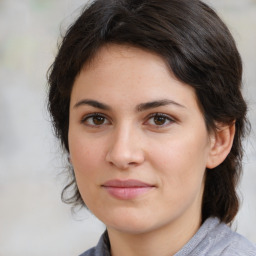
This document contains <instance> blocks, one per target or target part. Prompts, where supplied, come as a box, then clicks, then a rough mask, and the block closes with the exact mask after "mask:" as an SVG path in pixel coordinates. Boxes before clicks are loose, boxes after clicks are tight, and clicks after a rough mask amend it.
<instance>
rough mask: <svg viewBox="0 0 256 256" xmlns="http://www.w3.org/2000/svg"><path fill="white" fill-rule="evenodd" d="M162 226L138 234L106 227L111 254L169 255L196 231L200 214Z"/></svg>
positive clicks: (136, 255)
mask: <svg viewBox="0 0 256 256" xmlns="http://www.w3.org/2000/svg"><path fill="white" fill-rule="evenodd" d="M183 217H184V218H185V221H184V219H183V218H182V219H180V220H176V221H175V223H170V224H169V225H165V226H164V227H162V228H159V229H154V230H153V231H147V232H144V233H139V234H131V233H125V232H121V231H118V230H116V229H112V228H108V234H109V239H110V244H111V255H112V256H119V255H122V256H151V255H152V256H153V255H159V256H171V255H174V254H175V253H177V252H178V251H179V250H180V249H181V248H182V247H183V246H184V245H185V244H186V243H187V242H188V241H189V240H190V239H191V238H192V236H193V235H194V234H195V233H196V232H197V230H198V229H199V227H200V225H201V218H200V215H199V216H198V217H194V218H188V216H183Z"/></svg>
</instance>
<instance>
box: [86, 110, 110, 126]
mask: <svg viewBox="0 0 256 256" xmlns="http://www.w3.org/2000/svg"><path fill="white" fill-rule="evenodd" d="M81 123H83V124H85V125H88V126H94V127H97V126H102V125H108V124H110V122H109V120H108V119H107V118H106V117H105V116H104V115H102V114H99V113H94V114H90V115H86V116H85V117H84V118H83V119H82V120H81Z"/></svg>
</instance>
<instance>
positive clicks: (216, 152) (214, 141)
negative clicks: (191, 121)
mask: <svg viewBox="0 0 256 256" xmlns="http://www.w3.org/2000/svg"><path fill="white" fill-rule="evenodd" d="M234 136H235V122H233V123H232V124H231V125H225V126H224V125H218V126H217V130H216V131H215V132H214V133H213V134H212V137H211V149H210V153H209V156H208V160H207V165H206V167H207V168H208V169H212V168H215V167H217V166H218V165H220V164H221V163H222V162H223V161H224V160H225V159H226V157H227V156H228V154H229V152H230V150H231V148H232V145H233V140H234Z"/></svg>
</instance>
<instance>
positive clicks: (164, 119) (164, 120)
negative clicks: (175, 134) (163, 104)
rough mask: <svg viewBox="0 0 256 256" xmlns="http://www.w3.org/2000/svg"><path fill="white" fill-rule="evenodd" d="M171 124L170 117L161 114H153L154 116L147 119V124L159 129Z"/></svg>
mask: <svg viewBox="0 0 256 256" xmlns="http://www.w3.org/2000/svg"><path fill="white" fill-rule="evenodd" d="M173 122H174V120H173V119H172V118H171V117H170V116H168V115H166V114H162V113H155V114H153V115H151V116H150V117H149V119H148V120H147V123H148V124H149V125H152V126H159V127H164V126H167V125H169V124H171V123H173Z"/></svg>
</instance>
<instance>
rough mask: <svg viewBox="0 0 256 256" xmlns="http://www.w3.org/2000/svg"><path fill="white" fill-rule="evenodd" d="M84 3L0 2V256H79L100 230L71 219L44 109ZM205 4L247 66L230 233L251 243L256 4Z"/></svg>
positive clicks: (255, 187) (255, 175) (246, 0)
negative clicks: (243, 133)
mask: <svg viewBox="0 0 256 256" xmlns="http://www.w3.org/2000/svg"><path fill="white" fill-rule="evenodd" d="M86 2H87V1H85V0H84V1H81V0H0V256H18V255H26V256H43V255H47V256H59V255H62V256H71V255H78V254H80V253H81V252H83V251H85V250H86V249H88V248H89V247H91V246H93V245H95V244H96V242H97V240H98V238H99V236H100V234H101V233H102V231H103V230H104V225H103V224H102V223H100V222H99V221H98V220H97V219H96V218H95V217H93V216H92V215H91V214H90V213H88V212H87V211H86V210H82V211H81V212H79V213H77V214H75V215H72V213H71V210H70V206H68V205H65V204H63V203H62V202H61V199H60V193H61V190H62V188H63V186H64V184H65V175H63V174H62V171H63V166H64V165H65V159H62V155H61V153H60V152H61V151H60V149H59V146H58V143H57V141H56V139H55V138H54V136H53V132H52V128H51V123H50V118H49V116H48V113H47V110H46V91H47V82H46V72H47V69H48V68H49V66H50V64H51V63H52V61H53V59H54V56H55V54H56V51H57V47H56V46H57V40H58V39H59V38H60V37H59V35H60V34H63V33H64V31H65V29H66V28H67V27H68V25H69V24H70V23H71V22H72V21H73V20H74V19H75V18H76V17H77V15H78V14H79V10H80V9H79V8H80V7H81V6H83V5H84V4H85V3H86ZM207 2H208V3H209V4H210V5H211V6H213V7H214V8H215V9H216V10H217V12H218V13H219V15H220V16H221V17H222V18H223V20H224V21H225V22H226V23H227V25H228V26H229V28H230V30H231V32H232V33H233V35H234V37H235V39H236V41H237V44H238V48H239V50H240V53H241V55H242V58H243V62H244V95H245V97H246V99H247V102H248V103H249V119H250V121H251V124H252V132H251V135H250V137H249V138H248V139H247V140H246V141H245V149H246V156H245V158H244V174H243V177H242V181H241V184H240V187H239V191H240V192H239V193H240V195H241V200H242V207H241V210H240V212H239V215H238V217H237V218H236V221H235V223H234V228H235V229H237V231H238V232H239V233H241V234H243V235H244V236H246V237H247V238H249V239H250V240H251V241H253V242H255V243H256V229H255V227H256V198H255V196H256V146H255V145H256V135H255V134H256V47H255V46H256V1H255V0H209V1H207Z"/></svg>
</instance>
